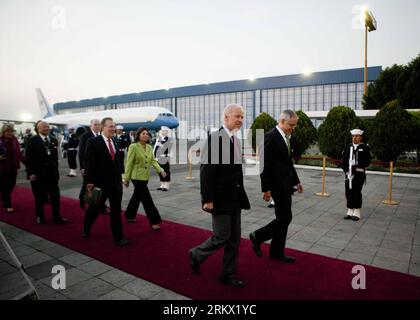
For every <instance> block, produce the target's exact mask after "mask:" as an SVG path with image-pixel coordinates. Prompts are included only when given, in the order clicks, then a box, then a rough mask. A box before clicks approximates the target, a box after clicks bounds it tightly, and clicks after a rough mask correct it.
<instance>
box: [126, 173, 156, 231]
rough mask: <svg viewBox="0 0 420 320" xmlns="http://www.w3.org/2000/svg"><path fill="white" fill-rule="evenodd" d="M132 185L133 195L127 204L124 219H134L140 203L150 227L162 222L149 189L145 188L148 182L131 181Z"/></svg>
mask: <svg viewBox="0 0 420 320" xmlns="http://www.w3.org/2000/svg"><path fill="white" fill-rule="evenodd" d="M131 182H133V185H134V193H133V195H132V196H131V199H130V202H129V203H128V206H127V210H126V211H125V217H126V218H127V219H134V218H135V217H136V214H137V210H138V209H139V205H140V202H141V203H143V207H144V211H145V212H146V216H147V219H148V220H149V223H150V224H151V225H153V224H158V223H161V222H162V219H161V217H160V214H159V211H158V209H157V208H156V206H155V204H154V202H153V199H152V196H151V195H150V192H149V188H148V187H147V183H148V181H142V180H131Z"/></svg>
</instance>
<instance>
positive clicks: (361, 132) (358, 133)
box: [350, 129, 364, 136]
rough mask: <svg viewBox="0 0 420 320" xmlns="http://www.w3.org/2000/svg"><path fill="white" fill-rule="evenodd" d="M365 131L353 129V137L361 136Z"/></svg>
mask: <svg viewBox="0 0 420 320" xmlns="http://www.w3.org/2000/svg"><path fill="white" fill-rule="evenodd" d="M363 132H364V131H363V130H360V129H353V130H351V131H350V133H351V135H352V136H361V135H362V134H363Z"/></svg>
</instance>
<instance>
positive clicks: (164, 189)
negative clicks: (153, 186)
mask: <svg viewBox="0 0 420 320" xmlns="http://www.w3.org/2000/svg"><path fill="white" fill-rule="evenodd" d="M161 190H162V191H169V189H166V188H162V189H161Z"/></svg>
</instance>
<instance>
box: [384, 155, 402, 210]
mask: <svg viewBox="0 0 420 320" xmlns="http://www.w3.org/2000/svg"><path fill="white" fill-rule="evenodd" d="M393 172H394V162H393V161H391V162H390V163H389V190H388V199H385V200H384V201H382V203H385V204H388V205H396V204H398V203H399V202H398V201H394V200H392V174H393Z"/></svg>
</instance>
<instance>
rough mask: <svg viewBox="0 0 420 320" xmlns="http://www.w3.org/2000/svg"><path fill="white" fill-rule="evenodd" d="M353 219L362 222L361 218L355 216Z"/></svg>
mask: <svg viewBox="0 0 420 320" xmlns="http://www.w3.org/2000/svg"><path fill="white" fill-rule="evenodd" d="M351 219H352V220H353V221H359V220H360V218H359V217H356V216H353V217H352V218H351Z"/></svg>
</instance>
